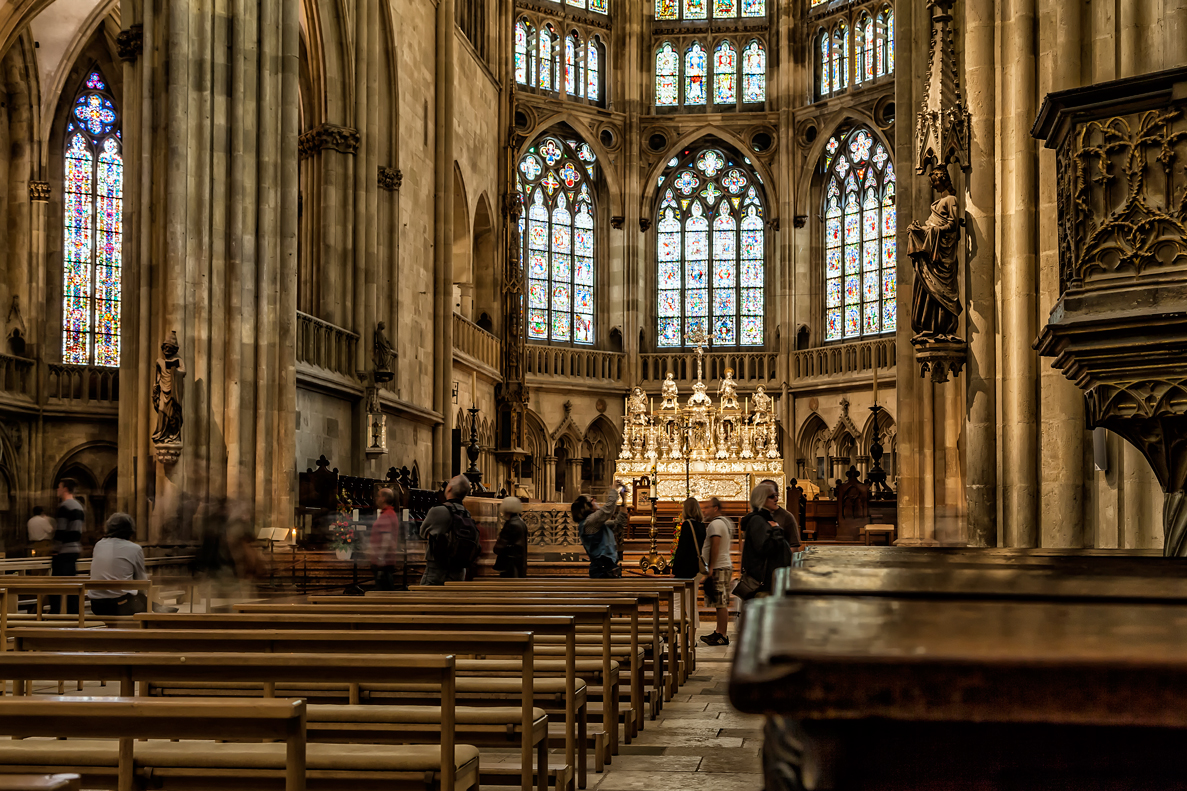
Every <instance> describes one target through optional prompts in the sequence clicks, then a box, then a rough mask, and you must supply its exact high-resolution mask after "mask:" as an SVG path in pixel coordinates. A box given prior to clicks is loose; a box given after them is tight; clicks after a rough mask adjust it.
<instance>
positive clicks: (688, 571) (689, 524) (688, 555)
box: [672, 497, 705, 580]
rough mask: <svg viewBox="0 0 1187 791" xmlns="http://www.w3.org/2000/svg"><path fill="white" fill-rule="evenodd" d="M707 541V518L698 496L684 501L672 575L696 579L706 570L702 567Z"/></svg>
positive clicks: (678, 577) (673, 557)
mask: <svg viewBox="0 0 1187 791" xmlns="http://www.w3.org/2000/svg"><path fill="white" fill-rule="evenodd" d="M704 542H705V520H704V517H703V516H702V515H701V505H700V503H698V502H697V498H695V497H689V498H688V499H686V500H685V501H684V509H683V510H682V511H681V514H680V538H679V539H678V540H677V541H676V552H675V553H673V555H672V576H673V577H676V578H677V579H683V580H690V579H695V578H696V576H697V575H698V574H701V573H702V572H703V571H704V570H703V569H702V568H701V559H700V558H701V545H702V544H703V543H704Z"/></svg>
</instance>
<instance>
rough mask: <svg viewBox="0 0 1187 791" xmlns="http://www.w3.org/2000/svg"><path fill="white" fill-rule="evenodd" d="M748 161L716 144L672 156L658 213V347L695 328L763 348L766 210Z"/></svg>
mask: <svg viewBox="0 0 1187 791" xmlns="http://www.w3.org/2000/svg"><path fill="white" fill-rule="evenodd" d="M760 190H761V187H760V186H759V180H758V178H757V177H756V174H755V173H754V171H753V169H752V167H751V165H750V162H749V160H747V159H746V158H744V157H743V158H739V157H735V156H733V155H732V154H729V153H727V152H725V151H724V150H722V149H718V148H704V149H699V150H688V151H685V152H683V153H682V154H680V155H679V156H677V157H675V158H673V159H672V161H671V162H669V163H668V168H667V170H666V171H665V172H664V175H663V177H662V178H661V181H660V185H659V193H658V194H659V196H660V200H659V207H658V210H657V212H656V214H657V220H656V319H657V327H656V333H657V341H656V343H657V345H658V346H660V347H673V346H684V345H685V338H686V337H687V336H688V334H689V333H690V332H692V331H694V330H696V329H701V330H704V331H705V333H706V335H707V336H708V337H709V338H710V344H711V345H712V346H723V347H724V346H761V345H762V344H763V339H764V334H763V321H764V315H765V312H766V311H765V307H766V302H765V298H764V295H765V293H766V292H765V286H766V274H765V273H766V266H765V260H766V259H765V249H766V245H765V241H766V240H765V231H764V223H765V211H764V209H763V203H762V195H761V192H760Z"/></svg>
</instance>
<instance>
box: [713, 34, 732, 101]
mask: <svg viewBox="0 0 1187 791" xmlns="http://www.w3.org/2000/svg"><path fill="white" fill-rule="evenodd" d="M737 101H738V52H737V50H735V49H734V46H733V45H732V44H730V43H729V42H728V41H723V42H721V43H720V44H718V45H717V50H716V51H715V52H714V53H713V103H714V104H734V103H736V102H737Z"/></svg>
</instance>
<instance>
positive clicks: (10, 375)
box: [0, 354, 37, 398]
mask: <svg viewBox="0 0 1187 791" xmlns="http://www.w3.org/2000/svg"><path fill="white" fill-rule="evenodd" d="M36 367H37V363H36V361H34V360H27V359H25V358H24V357H15V356H13V355H11V354H0V393H9V394H11V395H21V396H28V397H29V398H32V397H33V392H34V385H35V383H36V376H35V375H34V371H35V370H36Z"/></svg>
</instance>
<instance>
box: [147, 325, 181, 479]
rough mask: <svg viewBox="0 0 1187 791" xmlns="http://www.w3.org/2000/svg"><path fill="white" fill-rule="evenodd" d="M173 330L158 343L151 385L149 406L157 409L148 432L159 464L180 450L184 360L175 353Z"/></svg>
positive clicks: (175, 341)
mask: <svg viewBox="0 0 1187 791" xmlns="http://www.w3.org/2000/svg"><path fill="white" fill-rule="evenodd" d="M179 351H180V347H179V346H178V343H177V333H176V332H170V333H169V337H167V338H166V339H165V340H164V341H162V343H161V356H160V357H158V358H157V362H156V366H155V370H154V376H155V378H154V380H153V388H152V408H153V411H154V412H156V413H157V423H156V428H155V429H154V430H153V433H152V441H153V444H154V445H155V446H156V448H157V459H158V460H159V461H160V462H161V463H162V464H169V463H171V461H169V460H170V459H172V461H176V460H177V458H178V457H179V456H180V454H181V424H182V409H181V386H182V382H183V381H184V380H185V363H184V362H182V360H181V357H179V356H178V352H179Z"/></svg>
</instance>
